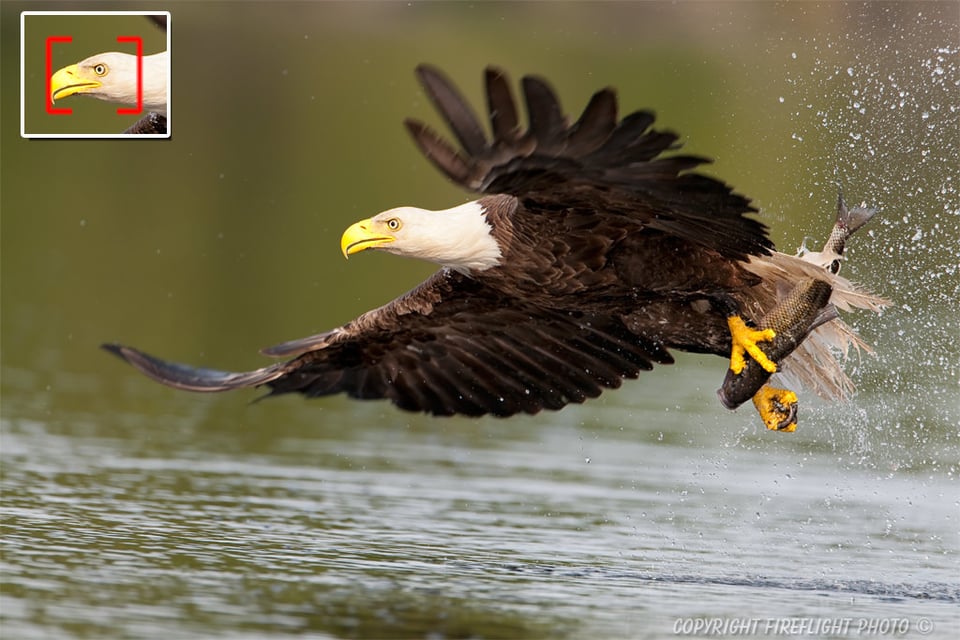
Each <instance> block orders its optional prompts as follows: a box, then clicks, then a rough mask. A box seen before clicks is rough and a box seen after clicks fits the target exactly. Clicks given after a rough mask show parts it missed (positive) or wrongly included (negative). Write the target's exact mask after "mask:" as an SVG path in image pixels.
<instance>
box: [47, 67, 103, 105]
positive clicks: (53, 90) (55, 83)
mask: <svg viewBox="0 0 960 640" xmlns="http://www.w3.org/2000/svg"><path fill="white" fill-rule="evenodd" d="M102 86H103V83H101V82H100V81H99V80H94V79H93V78H90V77H88V76H87V75H86V73H84V71H83V70H82V69H81V68H80V65H76V64H72V65H70V66H69V67H64V68H63V69H60V70H59V71H57V72H56V73H55V74H53V75H52V76H50V101H51V102H56V101H57V100H59V99H60V98H66V97H67V96H72V95H73V94H75V93H88V92H90V91H92V90H93V89H98V88H99V87H102Z"/></svg>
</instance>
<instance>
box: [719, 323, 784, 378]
mask: <svg viewBox="0 0 960 640" xmlns="http://www.w3.org/2000/svg"><path fill="white" fill-rule="evenodd" d="M727 326H729V327H730V337H731V338H732V340H733V348H732V349H731V350H730V370H731V371H733V372H734V373H735V374H739V373H740V372H741V371H743V368H744V367H745V366H747V362H746V359H745V358H744V352H746V353H748V354H750V357H752V358H753V359H754V360H756V361H757V362H758V363H759V364H760V366H761V367H763V368H764V369H765V370H766V371H769V372H770V373H776V372H777V363H775V362H774V361H773V360H771V359H770V358H768V357H767V354H765V353H764V352H763V351H762V350H761V349H760V347H758V346H757V343H758V342H760V341H770V340H773V339H774V338H775V337H776V335H777V332H776V331H774V330H773V329H751V328H750V327H748V326H747V323H746V322H744V321H743V318H741V317H740V316H730V317H729V318H727Z"/></svg>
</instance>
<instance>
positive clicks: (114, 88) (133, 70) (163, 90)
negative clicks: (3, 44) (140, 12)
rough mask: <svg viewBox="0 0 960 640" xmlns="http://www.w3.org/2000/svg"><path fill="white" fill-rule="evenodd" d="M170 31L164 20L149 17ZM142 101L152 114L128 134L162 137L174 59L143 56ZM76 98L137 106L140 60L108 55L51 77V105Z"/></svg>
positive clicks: (117, 53) (91, 58) (132, 56)
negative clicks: (89, 98) (75, 96)
mask: <svg viewBox="0 0 960 640" xmlns="http://www.w3.org/2000/svg"><path fill="white" fill-rule="evenodd" d="M147 17H148V18H149V19H150V20H151V21H153V22H154V23H155V24H157V25H158V26H160V27H162V28H163V29H166V27H167V22H166V18H165V17H164V16H159V15H152V14H151V15H148V16H147ZM142 60H143V67H142V74H143V82H142V87H141V89H142V99H143V108H144V110H146V111H147V112H148V113H147V115H145V116H144V117H143V118H141V119H140V120H138V121H137V122H135V123H134V124H133V125H132V126H131V127H130V128H128V129H127V130H126V131H124V133H130V134H159V133H166V131H167V109H168V99H167V95H168V91H169V85H170V55H169V53H168V52H167V51H163V52H161V53H156V54H154V55H150V56H143V58H142ZM72 95H84V96H90V97H92V98H98V99H100V100H104V101H106V102H112V103H114V104H120V105H126V106H130V107H135V106H136V105H137V56H135V55H131V54H129V53H120V52H117V51H108V52H105V53H98V54H96V55H92V56H90V57H89V58H86V59H84V60H81V61H80V62H77V63H76V64H71V65H68V66H66V67H64V68H62V69H59V70H57V71H56V72H55V73H54V74H53V75H52V76H51V77H50V101H51V102H56V101H57V100H62V99H64V98H66V97H68V96H72Z"/></svg>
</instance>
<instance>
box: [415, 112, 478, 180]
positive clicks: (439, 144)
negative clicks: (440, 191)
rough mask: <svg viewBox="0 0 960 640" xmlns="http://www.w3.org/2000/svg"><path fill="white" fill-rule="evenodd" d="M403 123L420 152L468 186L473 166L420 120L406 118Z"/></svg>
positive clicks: (452, 177) (453, 178) (450, 176)
mask: <svg viewBox="0 0 960 640" xmlns="http://www.w3.org/2000/svg"><path fill="white" fill-rule="evenodd" d="M404 125H405V126H406V127H407V131H409V132H410V135H411V136H412V137H413V142H414V143H415V144H416V145H417V147H418V148H419V149H420V152H421V153H423V155H424V156H426V157H427V159H428V160H430V162H432V163H433V166H435V167H436V168H437V169H439V170H440V171H441V172H443V173H444V174H445V175H446V176H447V177H448V178H450V179H451V180H453V181H454V182H456V183H457V184H462V185H464V186H468V182H469V181H470V175H471V173H472V169H473V167H472V166H471V164H470V163H468V162H467V160H466V159H465V158H464V157H463V156H462V155H461V154H460V153H459V152H458V151H457V150H456V149H454V148H453V147H451V146H450V145H449V144H447V141H446V140H444V139H443V138H442V137H441V136H440V135H438V134H437V133H436V132H435V131H434V130H433V129H431V128H430V127H428V126H427V125H425V124H423V123H422V122H419V121H417V120H413V119H410V118H408V119H406V120H404Z"/></svg>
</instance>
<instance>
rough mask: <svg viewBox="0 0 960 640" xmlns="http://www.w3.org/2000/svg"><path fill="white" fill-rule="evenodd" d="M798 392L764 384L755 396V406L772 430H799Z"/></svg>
mask: <svg viewBox="0 0 960 640" xmlns="http://www.w3.org/2000/svg"><path fill="white" fill-rule="evenodd" d="M797 402H798V399H797V394H795V393H794V392H793V391H790V390H788V389H776V388H774V387H771V386H768V385H763V386H762V387H760V390H759V391H757V393H756V394H754V396H753V406H755V407H756V408H757V413H759V414H760V419H761V420H763V424H765V425H766V427H767V429H770V430H771V431H786V432H787V433H792V432H794V431H796V430H797Z"/></svg>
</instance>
